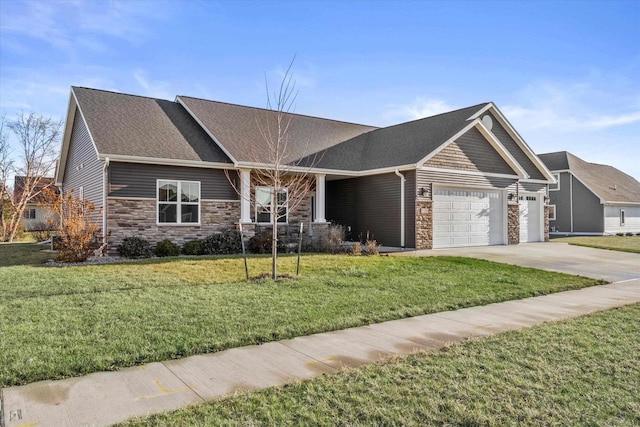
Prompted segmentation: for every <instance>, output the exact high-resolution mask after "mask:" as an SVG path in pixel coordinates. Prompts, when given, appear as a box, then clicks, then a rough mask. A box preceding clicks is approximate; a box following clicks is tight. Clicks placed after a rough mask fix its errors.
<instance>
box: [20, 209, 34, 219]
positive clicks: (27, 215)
mask: <svg viewBox="0 0 640 427" xmlns="http://www.w3.org/2000/svg"><path fill="white" fill-rule="evenodd" d="M22 218H24V219H36V210H35V209H25V210H24V212H23V213H22Z"/></svg>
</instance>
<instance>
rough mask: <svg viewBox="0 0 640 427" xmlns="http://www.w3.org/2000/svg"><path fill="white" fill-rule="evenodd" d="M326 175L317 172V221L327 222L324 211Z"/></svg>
mask: <svg viewBox="0 0 640 427" xmlns="http://www.w3.org/2000/svg"><path fill="white" fill-rule="evenodd" d="M325 177H326V175H324V174H316V222H327V219H326V218H325V212H324V206H325V205H324V201H325Z"/></svg>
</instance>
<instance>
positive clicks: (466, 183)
mask: <svg viewBox="0 0 640 427" xmlns="http://www.w3.org/2000/svg"><path fill="white" fill-rule="evenodd" d="M416 181H417V187H418V188H417V191H418V192H420V191H421V189H424V197H426V198H429V199H431V191H432V184H436V185H448V186H453V187H480V188H500V189H506V190H508V191H509V192H513V193H515V192H516V190H517V185H518V181H517V180H516V179H515V178H513V179H512V178H498V177H491V176H482V175H463V174H457V173H455V172H440V171H425V170H421V171H418V176H417V179H416Z"/></svg>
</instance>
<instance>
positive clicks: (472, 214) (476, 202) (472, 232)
mask: <svg viewBox="0 0 640 427" xmlns="http://www.w3.org/2000/svg"><path fill="white" fill-rule="evenodd" d="M502 197H503V196H502V192H501V191H490V190H487V191H483V190H472V189H468V188H435V189H434V192H433V247H434V248H449V247H456V246H482V245H501V244H503V243H504V234H505V233H504V230H505V227H506V225H505V221H504V215H505V208H504V205H503V200H502Z"/></svg>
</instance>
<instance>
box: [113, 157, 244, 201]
mask: <svg viewBox="0 0 640 427" xmlns="http://www.w3.org/2000/svg"><path fill="white" fill-rule="evenodd" d="M234 175H236V172H235V171H232V172H231V174H230V176H232V177H233V176H234ZM158 179H175V180H181V181H199V182H200V183H201V184H200V191H201V196H202V198H203V199H209V200H238V194H237V193H236V192H235V190H234V189H233V187H232V186H231V184H230V183H229V181H228V180H227V177H226V176H225V173H224V170H221V169H206V168H189V167H184V166H164V165H147V164H134V163H118V162H112V163H111V164H110V166H109V183H110V188H109V196H110V197H120V198H139V197H142V198H154V199H155V198H156V185H157V184H156V180H158Z"/></svg>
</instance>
